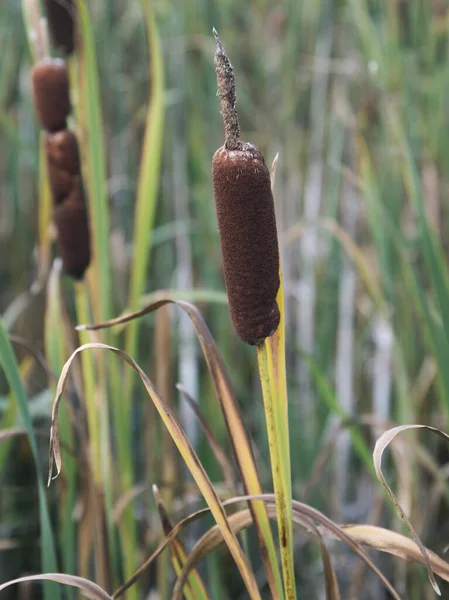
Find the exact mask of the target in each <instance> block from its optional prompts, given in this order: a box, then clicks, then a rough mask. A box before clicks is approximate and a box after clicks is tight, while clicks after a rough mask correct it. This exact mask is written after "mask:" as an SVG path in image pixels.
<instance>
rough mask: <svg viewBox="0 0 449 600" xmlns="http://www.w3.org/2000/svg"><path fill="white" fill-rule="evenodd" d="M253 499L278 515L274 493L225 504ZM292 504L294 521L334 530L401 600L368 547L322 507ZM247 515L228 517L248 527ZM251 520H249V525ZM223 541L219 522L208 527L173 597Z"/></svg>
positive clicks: (235, 524)
mask: <svg viewBox="0 0 449 600" xmlns="http://www.w3.org/2000/svg"><path fill="white" fill-rule="evenodd" d="M250 499H251V500H262V501H264V502H265V503H267V504H268V506H267V512H268V514H269V516H270V518H276V506H275V496H274V494H261V495H259V496H239V497H238V498H231V499H230V500H228V501H227V502H226V503H225V504H231V503H234V502H241V501H243V500H250ZM292 505H293V515H292V518H293V522H294V524H296V525H300V526H301V527H303V528H305V529H307V528H308V524H309V523H310V521H316V522H318V523H320V524H321V525H322V526H323V529H324V530H329V531H331V532H332V534H333V537H334V536H335V537H336V538H338V539H339V540H341V541H342V542H344V543H345V544H346V545H347V546H349V547H350V548H351V550H353V552H354V553H355V554H357V556H359V558H361V559H362V560H363V561H364V562H365V564H366V565H367V566H368V567H369V568H370V569H371V570H372V571H373V572H374V573H375V574H376V575H377V576H378V577H379V579H380V580H381V581H382V583H383V585H384V586H385V587H386V589H387V590H388V591H389V592H390V594H391V596H392V597H393V598H394V599H395V600H401V598H400V596H399V594H398V593H397V592H396V590H395V589H394V588H393V586H392V585H391V583H390V582H389V581H388V579H387V578H386V577H385V575H384V574H383V573H382V572H381V571H380V569H379V568H378V567H377V566H376V565H375V564H374V562H373V561H372V560H371V558H370V557H369V556H368V554H367V553H366V552H365V550H364V549H363V548H362V547H361V546H360V544H358V542H357V541H356V540H354V539H352V537H351V536H350V535H348V534H347V533H346V532H345V531H344V530H343V529H342V528H341V527H340V526H339V525H337V524H336V523H334V522H333V521H332V520H331V519H329V518H328V517H326V516H325V515H323V514H322V513H321V512H320V511H319V510H317V509H315V508H313V507H311V506H308V505H307V504H303V503H302V502H298V501H297V500H293V502H292ZM235 515H241V516H240V517H236V516H235ZM245 515H246V513H245V512H244V511H240V512H239V513H235V514H234V515H231V517H229V521H230V523H231V524H232V526H235V527H240V526H241V527H242V528H243V527H246V526H247V525H246V524H245V525H243V523H246V522H247V519H248V518H247V517H246V516H245ZM240 519H242V521H240ZM249 524H250V523H249V522H248V525H249ZM321 533H323V532H322V531H321ZM222 541H223V540H222V538H221V536H220V533H219V532H218V531H217V528H216V526H214V527H212V528H211V529H209V530H208V531H207V532H206V533H205V534H204V536H203V537H202V538H201V539H200V540H199V541H198V542H197V543H196V544H195V546H194V548H193V549H192V551H191V553H190V554H189V558H188V560H187V562H186V564H185V565H184V569H183V571H182V573H181V574H180V576H179V578H178V580H177V582H176V585H175V589H174V590H173V595H172V600H178V599H179V598H180V596H179V594H180V593H181V592H182V588H183V586H184V584H185V579H186V577H187V576H188V573H189V571H190V569H192V568H194V567H195V566H196V564H197V562H198V561H199V560H201V559H202V558H204V557H205V556H206V555H207V554H208V553H209V552H211V551H212V550H213V549H214V548H215V547H216V546H218V545H219V544H220V543H222ZM324 560H325V557H324ZM329 563H330V557H329ZM329 568H330V567H329ZM326 575H327V577H329V576H330V577H332V578H333V579H334V581H333V582H331V581H327V582H326V584H327V588H326V589H327V590H329V591H330V590H332V591H334V587H332V586H334V582H335V584H336V577H335V574H333V575H330V573H327V574H326ZM337 589H338V588H337ZM330 597H331V598H332V596H330ZM337 597H338V596H337Z"/></svg>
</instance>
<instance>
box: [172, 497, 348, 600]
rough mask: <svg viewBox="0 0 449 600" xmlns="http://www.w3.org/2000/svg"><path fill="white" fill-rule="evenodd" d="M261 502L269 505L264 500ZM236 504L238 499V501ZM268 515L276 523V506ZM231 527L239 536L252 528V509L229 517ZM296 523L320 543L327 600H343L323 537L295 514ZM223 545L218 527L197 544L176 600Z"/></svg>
mask: <svg viewBox="0 0 449 600" xmlns="http://www.w3.org/2000/svg"><path fill="white" fill-rule="evenodd" d="M261 499H263V500H265V501H267V500H266V499H265V498H264V497H263V496H261ZM234 500H236V499H234ZM267 513H268V515H269V517H270V518H271V519H274V520H275V519H276V506H275V505H274V504H273V503H272V502H271V503H268V501H267ZM229 522H230V524H231V527H232V528H233V529H234V531H235V533H236V534H238V533H239V532H240V531H242V530H243V529H245V528H247V527H249V525H251V524H252V522H253V517H252V515H251V512H250V511H249V510H248V509H245V510H241V511H238V512H236V513H234V514H233V515H231V516H230V517H229ZM293 522H294V524H295V525H296V526H297V528H300V529H301V530H303V531H304V530H305V531H306V532H308V533H310V534H311V537H312V538H314V539H315V540H316V541H318V543H319V545H320V549H321V557H322V560H323V568H324V576H325V589H326V599H327V600H340V591H339V587H338V581H337V576H336V574H335V571H334V568H333V566H332V561H331V558H330V555H329V551H328V550H327V548H326V545H325V543H324V540H323V538H322V535H321V533H320V532H319V531H318V529H317V528H316V527H315V525H314V524H313V522H312V521H311V520H310V519H308V518H306V517H304V516H301V515H300V514H298V513H295V514H294V516H293ZM222 543H223V537H222V535H221V532H220V531H219V529H218V528H217V527H216V526H215V527H212V528H211V529H209V530H208V531H207V532H206V533H205V534H204V535H203V536H202V537H201V538H200V539H199V540H198V541H197V543H196V544H195V546H194V547H193V549H192V551H191V552H190V554H189V557H188V560H187V562H186V563H185V564H184V568H183V570H182V572H181V573H180V574H179V576H178V579H177V581H176V584H175V588H174V590H173V594H172V600H180V599H181V598H182V589H183V585H184V584H185V581H186V580H187V577H188V576H189V572H190V571H191V569H193V568H194V566H195V565H196V564H197V563H198V562H199V561H200V560H201V559H202V558H204V557H206V556H207V555H208V554H210V553H211V552H212V551H213V550H215V548H217V547H218V546H219V545H220V544H222Z"/></svg>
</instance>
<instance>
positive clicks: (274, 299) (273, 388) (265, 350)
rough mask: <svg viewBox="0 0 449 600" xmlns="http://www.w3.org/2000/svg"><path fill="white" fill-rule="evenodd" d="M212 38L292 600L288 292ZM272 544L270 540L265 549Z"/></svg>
mask: <svg viewBox="0 0 449 600" xmlns="http://www.w3.org/2000/svg"><path fill="white" fill-rule="evenodd" d="M214 36H215V40H216V42H217V49H216V53H215V68H216V74H217V85H218V95H219V97H220V102H221V112H222V116H223V121H224V126H225V143H224V145H223V146H222V147H221V148H219V149H218V150H217V152H216V153H215V155H214V157H213V161H212V178H213V185H214V195H215V204H216V209H217V219H218V228H219V232H220V244H221V250H222V256H223V268H224V276H225V283H226V289H227V293H228V298H229V308H230V312H231V319H232V323H233V325H234V329H235V330H236V332H237V334H238V335H239V336H240V338H241V339H242V340H243V341H244V342H246V343H248V344H251V345H254V346H257V358H258V364H259V373H260V381H261V386H262V391H263V398H264V408H265V416H266V421H267V431H268V442H269V447H270V457H271V464H272V474H273V484H274V491H275V496H276V512H277V522H278V532H279V544H280V551H281V562H282V572H283V578H284V588H285V595H286V597H287V599H288V600H294V599H295V598H296V592H295V574H294V563H293V528H292V490H291V472H290V469H291V467H290V445H289V434H288V401H287V388H286V378H285V339H284V333H283V328H284V323H283V319H282V318H281V317H282V315H281V312H280V306H278V299H279V301H280V304H281V305H282V304H283V291H282V285H281V276H280V260H279V247H278V238H277V231H276V218H275V212H274V201H273V194H272V190H271V177H270V172H269V170H268V167H267V165H266V164H265V160H264V158H263V156H262V153H261V152H260V150H259V149H258V148H257V147H256V146H254V145H253V144H250V143H248V142H243V141H242V140H241V138H240V126H239V122H238V116H237V107H236V92H235V80H234V72H233V69H232V65H231V63H230V61H229V58H228V57H227V56H226V53H225V51H224V49H223V46H222V44H221V42H220V39H219V37H218V34H217V32H216V31H215V30H214ZM281 309H282V310H283V306H281ZM264 541H266V538H265V540H264ZM269 544H270V542H269V540H268V544H267V547H268V548H269V547H270V546H269ZM267 560H268V561H269V563H270V564H269V565H268V568H267V564H266V563H267ZM265 567H266V570H267V573H272V574H274V575H275V576H276V575H277V574H278V566H277V559H276V554H275V553H274V557H273V555H272V554H271V553H270V555H269V557H267V556H265ZM279 580H280V576H279ZM271 585H273V587H274V588H275V590H274V595H275V597H279V596H280V597H282V596H283V594H282V584H281V583H279V584H278V579H277V578H276V580H272V582H271V583H270V586H271ZM278 585H279V586H280V593H279V588H278ZM272 589H273V588H272Z"/></svg>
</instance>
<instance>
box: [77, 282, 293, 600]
mask: <svg viewBox="0 0 449 600" xmlns="http://www.w3.org/2000/svg"><path fill="white" fill-rule="evenodd" d="M158 298H159V299H158V300H157V301H155V302H153V303H151V304H149V305H148V306H146V307H144V308H142V309H141V310H139V311H136V312H134V313H131V314H128V315H124V316H121V317H117V318H115V319H110V320H109V321H107V322H105V323H100V324H97V325H90V326H85V325H80V326H78V329H83V328H87V329H94V330H95V329H102V328H104V327H111V326H113V325H120V324H124V323H127V322H128V321H132V320H133V319H137V318H139V317H142V316H144V315H146V314H148V313H150V312H153V311H155V310H157V309H158V308H160V307H162V306H164V305H166V304H176V305H177V306H179V307H180V308H182V310H184V312H185V313H186V314H187V315H188V316H189V318H190V320H191V322H192V324H193V326H194V328H195V331H196V334H197V336H198V341H199V342H200V344H201V349H202V351H203V354H204V358H205V359H206V362H207V366H208V369H209V373H210V375H211V378H212V383H213V385H214V388H215V392H216V395H217V397H218V399H219V401H220V405H221V408H222V410H223V414H224V417H225V421H226V426H227V428H228V431H229V434H230V438H231V442H232V444H233V447H234V454H235V457H236V460H237V464H238V466H239V470H240V474H241V477H242V480H243V484H244V486H245V490H246V492H247V493H248V494H251V495H259V494H261V493H262V486H261V483H260V479H259V474H258V471H257V467H256V462H255V459H254V455H253V451H252V447H251V442H250V440H249V437H248V434H247V432H246V429H245V426H244V424H243V421H242V417H241V414H240V411H239V408H238V403H237V400H236V398H235V395H234V391H233V389H232V385H231V381H230V378H229V375H228V373H227V370H226V368H225V365H224V363H223V360H222V358H221V356H220V354H219V352H218V348H217V346H216V344H215V341H214V339H213V337H212V335H211V333H210V331H209V329H208V327H207V325H206V323H205V322H204V320H203V317H202V315H201V313H200V311H199V310H198V308H197V307H196V306H194V305H192V304H189V303H188V302H182V301H179V300H176V297H175V298H171V297H170V296H168V295H165V292H161V294H160V295H159V296H158ZM250 506H251V510H253V512H254V520H255V523H256V526H257V528H258V533H259V543H260V545H261V553H262V559H263V561H264V566H265V570H266V573H267V579H268V582H269V584H270V589H271V592H272V594H273V596H274V598H276V597H277V596H276V594H278V597H279V598H283V592H282V580H281V576H280V572H279V567H278V563H277V555H276V548H275V545H274V541H273V534H272V531H271V528H270V523H269V521H268V516H267V514H266V510H265V507H264V505H263V504H261V503H252V502H251V504H250Z"/></svg>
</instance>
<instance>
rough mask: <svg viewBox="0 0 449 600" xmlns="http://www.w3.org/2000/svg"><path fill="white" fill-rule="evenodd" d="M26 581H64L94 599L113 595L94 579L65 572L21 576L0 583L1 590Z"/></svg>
mask: <svg viewBox="0 0 449 600" xmlns="http://www.w3.org/2000/svg"><path fill="white" fill-rule="evenodd" d="M25 581H54V582H56V583H62V584H63V585H69V586H72V587H76V588H78V589H80V590H81V592H82V594H83V596H85V597H86V598H92V600H112V598H111V596H109V594H107V593H106V592H105V591H104V590H103V589H101V587H100V586H98V585H97V584H96V583H93V582H92V581H88V580H87V579H84V578H83V577H76V576H75V575H65V574H64V573H44V574H41V575H29V576H27V577H20V578H19V579H13V580H12V581H7V582H6V583H3V584H2V585H0V591H2V590H5V589H6V588H8V587H9V586H11V585H15V584H16V583H22V582H25Z"/></svg>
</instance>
